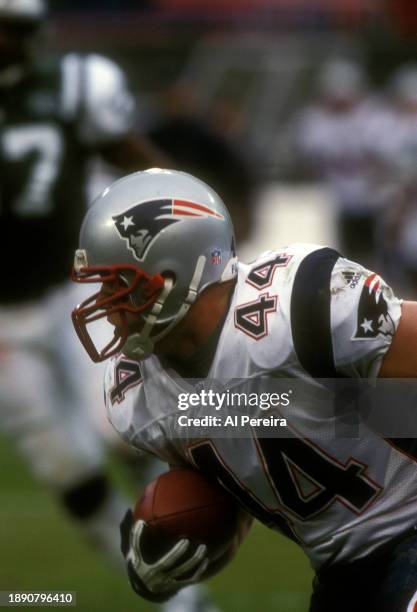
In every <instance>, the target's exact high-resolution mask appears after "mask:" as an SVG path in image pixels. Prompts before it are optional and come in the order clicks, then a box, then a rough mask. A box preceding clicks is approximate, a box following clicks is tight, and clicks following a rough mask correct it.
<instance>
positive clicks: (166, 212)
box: [112, 199, 224, 261]
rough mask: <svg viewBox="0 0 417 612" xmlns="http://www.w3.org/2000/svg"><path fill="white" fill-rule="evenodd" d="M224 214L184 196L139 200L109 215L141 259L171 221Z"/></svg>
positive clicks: (218, 217) (176, 221) (222, 218)
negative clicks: (115, 213)
mask: <svg viewBox="0 0 417 612" xmlns="http://www.w3.org/2000/svg"><path fill="white" fill-rule="evenodd" d="M207 217H214V218H217V219H220V220H224V216H223V215H222V214H221V213H219V212H217V211H216V210H214V209H213V208H210V207H209V206H206V205H204V204H197V203H196V202H189V201H187V200H177V199H165V200H151V201H148V202H141V203H140V204H136V205H135V206H132V207H131V208H129V209H128V210H126V211H124V212H123V213H120V214H119V215H115V216H114V217H112V219H113V221H114V224H115V227H116V229H117V231H118V232H119V235H120V236H121V238H124V239H125V240H127V242H128V244H129V248H130V250H131V251H132V252H133V254H134V255H135V257H136V258H137V259H139V261H142V260H143V258H144V257H145V255H146V253H147V252H148V250H149V248H150V246H151V244H152V243H153V242H154V240H155V239H156V237H157V236H158V234H160V232H161V231H162V230H164V229H165V228H166V227H169V226H170V225H172V224H173V223H178V222H179V221H184V220H185V219H193V218H194V219H205V218H207Z"/></svg>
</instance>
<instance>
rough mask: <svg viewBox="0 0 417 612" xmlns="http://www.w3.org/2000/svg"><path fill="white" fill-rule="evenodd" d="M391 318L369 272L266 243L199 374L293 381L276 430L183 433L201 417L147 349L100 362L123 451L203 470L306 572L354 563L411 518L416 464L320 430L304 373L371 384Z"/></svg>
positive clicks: (372, 444)
mask: <svg viewBox="0 0 417 612" xmlns="http://www.w3.org/2000/svg"><path fill="white" fill-rule="evenodd" d="M400 316H401V302H400V301H399V300H398V299H396V298H395V296H394V295H393V293H392V291H391V289H390V288H389V287H388V286H387V285H386V284H385V283H384V281H383V280H382V279H381V278H380V277H379V276H378V275H376V274H374V273H372V272H370V271H369V270H366V269H364V268H363V267H361V266H360V265H358V264H356V263H353V262H351V261H348V260H346V259H343V258H341V257H340V256H339V254H338V253H336V252H335V251H334V250H332V249H329V248H322V247H319V246H317V245H311V244H294V245H291V246H289V247H286V248H285V249H283V250H280V251H268V252H266V253H264V254H262V255H261V256H260V257H259V258H258V259H257V260H256V261H254V262H252V263H251V264H249V265H246V264H245V265H244V264H240V265H239V274H238V280H237V283H236V287H235V290H234V294H233V297H232V300H231V303H230V307H229V310H228V313H227V316H226V319H225V321H224V324H223V327H222V331H221V334H220V337H219V340H218V345H217V349H216V351H215V354H214V358H213V361H212V364H211V367H210V371H209V373H208V375H207V380H208V381H210V380H211V381H216V380H225V379H226V380H230V381H233V380H235V379H250V380H256V379H260V378H261V377H262V379H263V381H273V380H274V379H275V380H276V379H278V378H279V379H292V380H296V381H302V382H303V384H304V389H305V390H306V391H307V393H305V394H304V395H303V396H302V397H301V400H299V401H295V402H291V403H290V405H289V406H284V405H281V406H279V407H278V408H276V409H272V412H274V410H275V412H274V414H275V416H276V417H280V418H285V419H286V422H287V428H286V434H285V437H270V436H266V437H263V436H261V435H260V434H259V431H260V429H257V427H256V426H255V427H252V428H251V432H252V433H250V435H244V436H236V435H233V433H232V429H233V428H230V429H229V430H226V431H229V432H230V435H228V434H227V433H226V435H225V436H224V437H218V436H215V435H213V436H210V435H207V436H205V437H201V436H200V437H199V436H197V435H196V434H195V431H196V430H195V429H194V430H192V429H191V430H190V433H189V434H187V428H186V427H183V426H182V425H180V420H179V417H180V416H181V415H186V417H196V418H197V417H202V416H203V415H204V414H207V411H206V409H205V408H204V406H201V405H196V406H190V407H189V409H188V410H187V411H185V412H182V411H180V410H179V409H178V395H179V393H181V392H184V391H187V390H189V389H190V385H189V383H190V381H186V380H184V379H181V378H180V377H179V375H178V374H177V373H176V372H175V371H174V370H172V369H170V368H169V367H166V368H164V367H163V365H162V363H161V361H160V360H159V359H158V358H157V357H156V356H151V357H149V358H148V359H146V360H145V361H142V362H140V363H139V362H134V361H130V360H129V359H127V358H126V357H124V356H123V355H119V356H117V357H115V358H113V359H112V361H111V362H109V366H108V368H107V372H106V376H105V396H106V405H107V409H108V414H109V418H110V421H111V423H112V424H113V426H114V427H115V429H116V430H117V432H118V433H119V434H120V435H121V436H122V437H123V438H124V439H125V440H126V441H127V442H128V443H129V444H131V445H132V446H133V447H135V448H136V449H139V450H143V451H146V452H150V453H153V454H154V455H156V456H158V457H159V458H160V459H162V460H163V461H166V462H167V463H169V464H171V465H187V464H188V465H191V466H194V467H197V468H198V469H199V470H201V471H202V472H203V473H206V474H209V475H211V476H213V477H215V478H217V479H218V481H219V482H220V483H221V484H222V485H223V486H224V487H225V488H227V489H228V490H229V491H231V492H232V493H233V494H234V495H235V496H236V497H237V498H238V499H239V501H240V503H241V504H242V505H243V506H244V507H245V508H246V509H247V510H248V511H249V512H250V513H251V514H253V515H254V516H255V517H256V518H258V519H259V520H261V521H262V522H263V523H265V524H266V525H268V526H270V527H272V528H274V529H277V530H279V531H281V532H282V533H284V534H285V535H287V536H288V537H290V538H292V539H293V540H295V541H296V542H298V543H299V544H300V545H301V546H302V547H303V549H304V550H305V552H306V553H307V555H308V556H309V557H310V559H311V561H312V564H313V565H314V566H315V567H319V566H320V565H322V564H323V563H324V562H326V561H327V562H334V561H340V560H352V559H355V558H360V557H362V556H364V555H366V554H368V553H369V552H370V551H372V550H373V549H375V548H376V547H377V546H379V545H380V544H381V543H383V542H385V541H386V540H388V539H389V538H390V537H392V536H393V535H395V534H396V533H399V532H401V531H403V530H405V529H406V528H407V527H408V526H411V525H413V524H414V523H415V513H414V512H412V508H413V507H415V504H416V502H417V484H416V466H415V463H414V461H413V460H412V459H411V458H409V457H408V456H406V455H405V454H402V453H401V452H400V451H399V450H398V449H397V448H396V447H395V446H394V445H393V444H392V443H390V442H388V441H385V439H383V438H381V437H379V436H378V435H376V434H372V433H371V432H369V433H368V435H367V436H366V438H364V437H361V438H358V437H350V438H347V437H341V436H339V437H336V436H335V435H332V432H334V428H333V429H332V427H334V419H333V417H334V414H332V413H331V411H330V410H329V407H328V406H327V407H326V405H325V404H322V403H321V402H317V401H316V400H315V398H316V397H317V395H316V394H317V389H318V388H320V385H319V383H318V381H317V380H316V379H317V378H334V377H351V378H356V379H361V378H371V379H372V378H375V377H376V376H377V375H378V372H379V369H380V366H381V362H382V359H383V356H384V354H385V353H386V351H387V349H388V348H389V346H390V343H391V340H392V337H393V335H394V333H395V330H396V328H397V325H398V322H399V319H400ZM202 324H204V322H202ZM260 412H261V411H260ZM219 414H220V412H219ZM222 414H223V416H224V414H225V412H224V410H223V412H222ZM332 419H333V420H332ZM211 431H214V428H213V429H212V430H211ZM263 431H265V430H263ZM313 433H314V435H313ZM317 434H318V435H317Z"/></svg>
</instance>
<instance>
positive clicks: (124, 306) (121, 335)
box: [71, 264, 164, 363]
mask: <svg viewBox="0 0 417 612" xmlns="http://www.w3.org/2000/svg"><path fill="white" fill-rule="evenodd" d="M126 279H131V280H130V281H127V280H126ZM72 280H73V281H75V282H77V283H99V284H100V285H101V286H102V285H108V286H109V287H111V293H103V291H102V288H100V290H99V291H97V292H96V293H94V294H93V295H91V296H90V297H88V298H87V299H86V300H84V301H83V302H81V304H79V305H78V306H77V308H75V309H74V310H73V312H72V315H71V316H72V322H73V324H74V327H75V331H76V332H77V335H78V337H79V339H80V341H81V343H82V345H83V346H84V348H85V350H86V351H87V353H88V354H89V356H90V358H91V359H92V360H93V361H94V362H96V363H98V362H101V361H105V360H106V359H108V358H109V357H111V356H112V355H115V354H117V353H119V352H120V351H121V349H122V348H123V345H124V344H125V342H126V340H127V338H128V336H129V333H130V332H129V326H128V321H127V316H126V313H128V312H130V313H134V314H140V313H143V312H145V311H146V310H148V309H150V308H151V307H152V306H153V305H154V303H155V302H156V300H157V299H158V296H159V294H160V292H161V290H162V289H163V287H164V278H163V276H162V275H161V274H154V275H153V276H150V275H149V274H147V273H146V272H144V271H143V270H141V269H140V268H138V267H136V266H134V265H129V264H126V265H113V266H87V267H82V268H80V269H79V270H78V271H76V270H75V268H73V271H72ZM139 300H140V302H141V303H140V305H137V304H135V302H137V301H139ZM114 313H117V314H118V315H119V318H120V325H118V327H117V329H116V330H115V332H114V336H113V338H112V339H111V340H110V342H108V343H107V344H106V345H105V346H104V348H102V349H101V350H98V349H97V348H96V346H95V344H94V341H93V339H92V338H91V335H90V333H89V332H88V330H87V326H88V324H90V323H93V322H94V321H97V320H99V319H102V318H105V317H108V316H109V315H112V314H114Z"/></svg>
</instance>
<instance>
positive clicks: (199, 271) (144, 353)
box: [122, 255, 206, 361]
mask: <svg viewBox="0 0 417 612" xmlns="http://www.w3.org/2000/svg"><path fill="white" fill-rule="evenodd" d="M205 264H206V257H205V256H204V255H200V257H199V258H198V260H197V264H196V267H195V270H194V274H193V278H192V279H191V283H190V285H189V288H188V294H187V297H186V298H185V300H184V302H183V303H182V305H181V308H180V309H179V311H178V314H177V315H176V317H174V319H172V321H171V322H170V323H169V325H168V326H167V327H165V328H164V330H163V331H162V332H161V333H160V334H156V335H155V336H153V337H152V338H151V337H150V335H151V332H152V329H153V328H154V326H155V324H156V322H157V320H158V316H159V314H160V312H161V310H162V307H163V305H164V303H165V301H166V299H167V297H168V295H169V294H170V293H171V291H172V289H173V286H174V281H173V280H172V278H165V280H164V288H163V289H162V291H161V294H160V296H159V299H158V300H157V301H156V302H155V304H154V305H153V307H152V310H151V311H150V313H149V315H148V316H147V317H146V319H145V321H146V322H145V325H144V327H143V329H142V331H141V332H139V333H135V334H131V335H130V336H128V338H127V340H126V342H125V344H124V345H123V349H122V351H123V354H124V355H126V357H128V358H129V359H133V360H135V361H141V360H142V359H146V357H149V355H151V354H152V353H153V350H154V346H155V342H157V341H158V340H161V339H162V338H163V337H164V336H166V335H167V334H168V333H169V332H170V331H171V330H172V329H173V327H175V326H176V325H177V324H178V323H179V322H180V321H181V319H183V318H184V316H185V315H186V314H187V312H188V310H189V309H190V306H192V304H193V303H194V302H195V300H196V298H197V296H198V285H199V284H200V281H201V277H202V276H203V271H204V266H205Z"/></svg>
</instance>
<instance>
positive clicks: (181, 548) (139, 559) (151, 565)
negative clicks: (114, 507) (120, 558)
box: [125, 515, 209, 600]
mask: <svg viewBox="0 0 417 612" xmlns="http://www.w3.org/2000/svg"><path fill="white" fill-rule="evenodd" d="M129 518H130V519H131V515H130V517H129ZM125 520H126V517H125ZM129 523H130V525H129V527H130V536H129V548H128V550H127V551H126V553H127V554H125V557H126V561H127V566H128V574H129V579H130V582H131V585H132V587H133V588H134V590H135V591H136V592H137V593H138V594H139V595H141V596H142V597H145V598H147V599H151V600H152V599H153V596H156V597H157V598H160V596H162V597H164V595H165V598H166V597H169V596H171V595H174V594H175V593H176V592H177V591H178V590H179V589H182V588H183V587H185V586H188V585H190V584H194V583H195V582H198V581H199V580H200V578H201V576H202V575H203V574H204V572H205V571H206V569H207V566H208V564H209V559H208V557H207V546H206V545H205V544H200V545H198V546H197V548H196V547H195V546H193V545H192V543H191V542H190V540H188V539H187V538H182V539H181V540H178V542H176V543H175V544H174V545H173V547H172V548H171V549H170V550H169V551H168V552H166V553H164V554H163V555H162V556H161V557H159V558H158V559H156V560H153V561H152V562H151V561H149V560H146V558H145V557H144V554H143V550H142V548H143V547H142V538H143V534H144V531H145V530H146V528H147V525H146V523H145V521H143V520H138V521H136V522H133V521H132V520H130V521H129ZM126 526H127V525H126V523H125V527H126Z"/></svg>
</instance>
